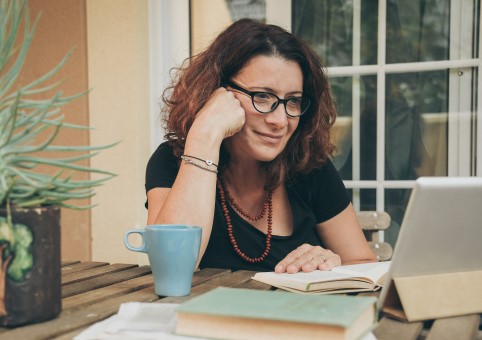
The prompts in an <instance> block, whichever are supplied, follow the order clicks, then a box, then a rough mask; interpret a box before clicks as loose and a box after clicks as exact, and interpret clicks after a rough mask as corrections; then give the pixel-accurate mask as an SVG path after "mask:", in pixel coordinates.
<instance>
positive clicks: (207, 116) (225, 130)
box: [193, 87, 246, 139]
mask: <svg viewBox="0 0 482 340" xmlns="http://www.w3.org/2000/svg"><path fill="white" fill-rule="evenodd" d="M245 120H246V115H245V112H244V109H243V107H242V106H241V103H240V101H239V100H238V99H237V98H236V97H235V96H234V94H233V92H231V91H227V90H226V89H225V88H224V87H220V88H218V89H217V90H216V91H214V92H213V93H212V94H211V96H210V97H209V99H208V101H207V102H206V104H205V105H204V106H203V108H202V109H201V110H200V111H199V112H198V114H197V116H196V120H195V122H194V124H193V125H194V128H197V129H199V130H201V131H204V130H207V131H210V133H213V131H218V132H219V133H220V134H221V137H222V139H224V138H227V137H231V136H232V135H234V134H235V133H236V132H238V131H239V130H241V129H242V127H243V125H244V123H245Z"/></svg>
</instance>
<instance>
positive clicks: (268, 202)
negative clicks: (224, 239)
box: [217, 179, 273, 263]
mask: <svg viewBox="0 0 482 340" xmlns="http://www.w3.org/2000/svg"><path fill="white" fill-rule="evenodd" d="M217 187H218V190H219V197H220V199H221V207H222V209H223V214H224V218H225V219H226V225H227V229H228V236H229V241H230V242H231V244H232V246H233V248H234V251H235V252H236V253H237V254H238V255H239V256H240V257H241V258H242V259H243V260H245V261H246V262H250V263H258V262H261V261H263V260H264V259H265V258H266V256H268V254H269V251H270V249H271V233H272V230H273V200H272V199H273V191H272V190H270V191H268V193H267V194H266V199H265V201H264V204H263V211H262V212H261V213H260V214H259V215H258V216H251V214H249V213H247V212H245V211H243V210H242V209H241V207H240V206H239V205H238V204H237V203H236V202H235V201H234V199H233V197H232V196H231V193H230V192H229V190H228V188H227V186H226V184H225V183H224V181H223V180H222V179H219V180H218V181H217ZM226 197H227V198H228V202H229V204H230V205H231V206H232V207H233V208H234V210H236V211H237V212H238V213H240V214H241V215H243V216H244V217H245V218H247V219H248V220H250V221H259V220H260V219H262V218H263V217H264V215H265V213H266V211H268V231H267V233H266V247H265V249H264V251H263V253H262V254H261V256H259V257H249V256H248V255H246V254H245V253H243V252H242V251H241V250H240V249H239V247H238V243H237V242H236V239H235V238H234V235H233V225H232V224H231V217H229V210H228V206H227V204H226Z"/></svg>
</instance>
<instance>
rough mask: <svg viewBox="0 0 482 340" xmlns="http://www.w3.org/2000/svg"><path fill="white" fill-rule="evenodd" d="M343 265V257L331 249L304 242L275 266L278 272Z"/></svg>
mask: <svg viewBox="0 0 482 340" xmlns="http://www.w3.org/2000/svg"><path fill="white" fill-rule="evenodd" d="M339 265H341V258H340V256H339V255H337V254H335V253H334V252H332V251H331V250H328V249H323V248H322V247H320V246H312V245H310V244H306V243H305V244H303V245H301V246H299V247H298V248H296V249H295V250H293V251H292V252H291V253H289V254H288V255H287V256H286V257H285V258H284V259H283V260H282V261H280V263H278V264H277V265H276V267H275V269H274V270H275V272H277V273H284V272H287V273H291V274H292V273H297V272H299V271H303V272H312V271H313V270H316V269H319V270H331V269H332V268H334V267H336V266H339Z"/></svg>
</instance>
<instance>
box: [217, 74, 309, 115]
mask: <svg viewBox="0 0 482 340" xmlns="http://www.w3.org/2000/svg"><path fill="white" fill-rule="evenodd" d="M225 84H226V86H229V87H232V88H233V89H235V90H237V91H239V92H242V93H244V94H246V95H248V96H250V97H251V102H252V104H253V107H254V109H255V110H256V111H258V112H259V113H264V114H266V113H270V112H273V111H274V110H276V108H277V107H278V106H279V104H280V103H282V104H283V106H284V107H285V112H286V114H287V115H288V116H289V117H292V118H296V117H301V116H302V115H304V114H305V113H306V112H307V111H308V108H309V107H310V104H311V101H310V100H309V99H308V98H306V97H302V96H301V97H295V96H294V97H288V98H286V99H281V98H280V97H278V96H277V95H276V94H274V93H272V92H266V91H249V90H246V89H245V88H242V87H241V86H239V85H238V84H236V83H233V82H232V81H227V82H226V83H225ZM260 93H263V94H269V95H271V96H274V97H276V99H277V100H278V101H277V102H276V104H275V105H273V107H272V108H271V110H270V111H260V110H259V109H258V108H257V107H256V104H255V103H254V96H256V95H257V94H260ZM294 98H296V99H302V100H305V101H306V102H307V105H306V109H305V110H304V111H303V112H301V113H300V114H299V115H291V114H289V113H288V110H287V108H286V104H288V102H289V101H290V100H292V99H294Z"/></svg>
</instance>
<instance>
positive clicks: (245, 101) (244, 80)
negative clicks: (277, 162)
mask: <svg viewBox="0 0 482 340" xmlns="http://www.w3.org/2000/svg"><path fill="white" fill-rule="evenodd" d="M231 81H232V82H233V83H235V84H236V85H239V86H240V87H242V88H244V89H246V90H248V91H251V92H253V91H264V92H271V93H274V94H276V95H277V96H278V97H279V98H281V99H285V98H288V97H301V96H302V94H303V93H302V91H303V74H302V72H301V68H300V66H299V65H298V64H297V63H296V62H294V61H288V60H285V59H282V58H280V57H274V56H257V57H254V58H253V59H251V60H250V61H249V62H248V63H247V64H246V66H245V67H244V68H242V69H241V71H239V72H238V73H237V74H236V75H235V76H234V77H233V78H232V79H231ZM227 88H228V90H230V91H233V92H234V95H235V96H236V98H237V99H238V100H239V101H240V102H241V106H242V107H243V109H244V111H245V113H246V122H245V124H244V126H243V128H242V129H241V130H240V131H239V132H238V133H236V134H235V135H234V136H232V137H231V138H229V139H227V140H226V147H227V148H228V150H229V152H230V154H231V156H232V157H233V159H240V160H241V159H243V158H244V159H246V158H254V159H255V160H257V161H262V162H267V161H271V160H273V159H274V158H275V157H276V156H278V155H279V154H280V153H281V152H282V151H283V149H284V148H285V146H286V144H287V143H288V140H289V139H290V137H291V135H292V134H293V132H294V131H295V130H296V128H297V127H298V124H299V120H300V118H299V117H296V118H292V117H289V116H288V115H287V114H286V111H285V106H284V105H283V104H282V103H280V104H279V105H278V107H277V108H276V109H275V110H274V111H273V112H270V113H260V112H258V111H256V109H255V108H254V107H253V104H252V100H251V97H250V96H249V95H247V94H245V93H242V92H240V91H237V90H235V89H232V88H230V87H229V86H228V87H227Z"/></svg>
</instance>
